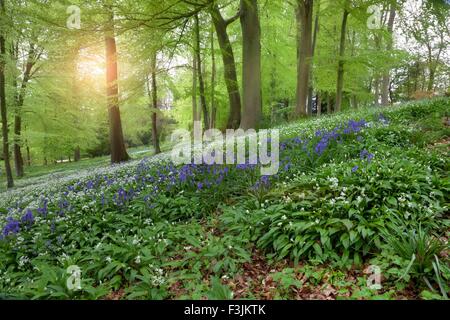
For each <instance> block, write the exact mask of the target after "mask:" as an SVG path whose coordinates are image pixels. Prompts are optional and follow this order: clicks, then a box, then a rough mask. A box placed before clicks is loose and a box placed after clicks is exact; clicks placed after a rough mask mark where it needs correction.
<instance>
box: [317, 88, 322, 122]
mask: <svg viewBox="0 0 450 320" xmlns="http://www.w3.org/2000/svg"><path fill="white" fill-rule="evenodd" d="M316 105H317V116H318V117H320V116H321V115H322V96H321V95H320V92H317V95H316Z"/></svg>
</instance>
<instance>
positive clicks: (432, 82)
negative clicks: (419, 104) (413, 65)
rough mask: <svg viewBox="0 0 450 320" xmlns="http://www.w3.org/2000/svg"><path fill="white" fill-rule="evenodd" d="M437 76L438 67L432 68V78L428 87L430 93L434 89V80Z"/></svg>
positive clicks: (430, 77)
mask: <svg viewBox="0 0 450 320" xmlns="http://www.w3.org/2000/svg"><path fill="white" fill-rule="evenodd" d="M435 75H436V67H435V66H431V67H430V76H429V79H428V87H427V90H428V92H431V91H433V89H434V78H435Z"/></svg>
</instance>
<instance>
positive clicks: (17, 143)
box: [13, 43, 36, 177]
mask: <svg viewBox="0 0 450 320" xmlns="http://www.w3.org/2000/svg"><path fill="white" fill-rule="evenodd" d="M13 58H14V59H18V57H13ZM34 59H35V48H34V45H33V44H32V43H30V50H29V51H28V57H27V62H26V65H25V70H24V73H23V78H22V83H21V85H20V87H19V88H17V81H16V80H14V89H15V90H17V91H16V95H15V101H14V102H15V108H14V149H13V150H14V167H15V169H16V175H17V176H18V177H23V175H24V170H23V157H22V151H21V139H20V136H21V133H22V114H21V113H22V112H21V111H22V107H23V103H24V100H25V91H26V88H27V85H28V82H29V80H30V77H31V70H32V69H33V66H34V64H35V63H36V62H35V61H34Z"/></svg>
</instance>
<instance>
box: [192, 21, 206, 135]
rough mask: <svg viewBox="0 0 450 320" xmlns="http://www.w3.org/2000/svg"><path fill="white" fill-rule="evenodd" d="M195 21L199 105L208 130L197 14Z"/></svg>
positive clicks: (204, 124)
mask: <svg viewBox="0 0 450 320" xmlns="http://www.w3.org/2000/svg"><path fill="white" fill-rule="evenodd" d="M194 20H195V54H196V57H197V58H196V60H197V75H198V84H199V89H200V105H201V108H202V113H203V126H204V129H205V130H207V129H208V128H209V113H208V107H207V105H206V94H205V82H204V81H203V70H202V58H201V52H200V50H201V49H200V25H199V21H198V14H196V15H195V16H194Z"/></svg>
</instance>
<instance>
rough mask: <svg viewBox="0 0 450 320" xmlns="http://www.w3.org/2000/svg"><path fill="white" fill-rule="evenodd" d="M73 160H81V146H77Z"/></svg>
mask: <svg viewBox="0 0 450 320" xmlns="http://www.w3.org/2000/svg"><path fill="white" fill-rule="evenodd" d="M73 160H74V161H75V162H78V161H80V160H81V149H80V146H77V147H76V148H75V150H74V152H73Z"/></svg>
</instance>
